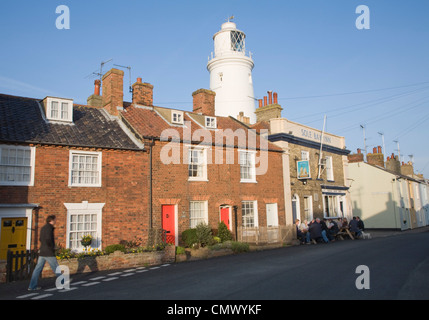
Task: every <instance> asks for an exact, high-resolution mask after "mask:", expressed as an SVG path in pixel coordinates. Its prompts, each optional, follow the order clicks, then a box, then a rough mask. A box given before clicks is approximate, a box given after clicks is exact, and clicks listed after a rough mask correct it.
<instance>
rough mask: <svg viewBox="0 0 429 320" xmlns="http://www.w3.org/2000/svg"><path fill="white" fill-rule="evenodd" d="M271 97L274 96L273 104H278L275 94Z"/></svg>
mask: <svg viewBox="0 0 429 320" xmlns="http://www.w3.org/2000/svg"><path fill="white" fill-rule="evenodd" d="M273 96H274V103H275V104H278V102H277V92H274V94H273Z"/></svg>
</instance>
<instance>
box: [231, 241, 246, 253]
mask: <svg viewBox="0 0 429 320" xmlns="http://www.w3.org/2000/svg"><path fill="white" fill-rule="evenodd" d="M231 249H232V251H234V253H240V252H247V251H249V244H248V243H244V242H236V241H231Z"/></svg>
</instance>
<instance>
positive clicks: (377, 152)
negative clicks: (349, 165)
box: [366, 146, 384, 168]
mask: <svg viewBox="0 0 429 320" xmlns="http://www.w3.org/2000/svg"><path fill="white" fill-rule="evenodd" d="M372 152H373V153H368V154H367V155H366V160H367V162H368V163H369V164H373V165H376V166H379V167H382V168H384V155H383V154H382V153H381V147H380V146H378V147H374V148H373V149H372Z"/></svg>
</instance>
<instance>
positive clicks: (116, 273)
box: [108, 272, 122, 276]
mask: <svg viewBox="0 0 429 320" xmlns="http://www.w3.org/2000/svg"><path fill="white" fill-rule="evenodd" d="M121 273H122V272H114V273H111V274H108V276H117V275H118V274H121Z"/></svg>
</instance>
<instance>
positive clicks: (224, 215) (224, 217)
mask: <svg viewBox="0 0 429 320" xmlns="http://www.w3.org/2000/svg"><path fill="white" fill-rule="evenodd" d="M220 221H223V223H225V224H226V226H227V227H228V230H229V208H228V207H226V208H220Z"/></svg>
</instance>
